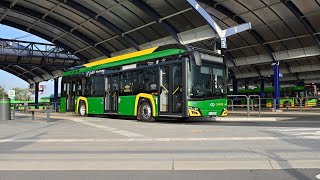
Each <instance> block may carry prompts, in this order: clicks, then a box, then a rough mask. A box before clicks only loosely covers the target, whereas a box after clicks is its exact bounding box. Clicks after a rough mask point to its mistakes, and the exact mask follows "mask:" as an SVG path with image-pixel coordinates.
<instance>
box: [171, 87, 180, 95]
mask: <svg viewBox="0 0 320 180" xmlns="http://www.w3.org/2000/svg"><path fill="white" fill-rule="evenodd" d="M179 89H180V86H178V87H177V89H176V90H174V91H173V93H172V94H173V95H174V94H175V93H176V92H177V91H178V90H179Z"/></svg>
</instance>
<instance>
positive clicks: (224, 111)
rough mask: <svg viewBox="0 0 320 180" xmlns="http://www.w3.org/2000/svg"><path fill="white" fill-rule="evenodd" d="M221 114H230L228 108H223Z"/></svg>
mask: <svg viewBox="0 0 320 180" xmlns="http://www.w3.org/2000/svg"><path fill="white" fill-rule="evenodd" d="M221 116H228V109H227V108H224V109H223V111H222V113H221Z"/></svg>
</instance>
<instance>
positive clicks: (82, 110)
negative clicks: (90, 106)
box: [78, 101, 87, 116]
mask: <svg viewBox="0 0 320 180" xmlns="http://www.w3.org/2000/svg"><path fill="white" fill-rule="evenodd" d="M78 112H79V114H80V115H81V116H86V115H87V107H86V104H85V103H84V102H83V101H81V102H80V105H79V109H78Z"/></svg>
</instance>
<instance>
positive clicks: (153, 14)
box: [131, 0, 180, 43]
mask: <svg viewBox="0 0 320 180" xmlns="http://www.w3.org/2000/svg"><path fill="white" fill-rule="evenodd" d="M131 3H132V4H134V5H135V6H136V7H138V8H139V9H141V10H142V11H143V12H144V13H146V14H147V15H149V16H151V17H152V19H153V20H154V21H157V23H158V24H160V25H161V26H162V27H163V28H164V29H165V30H166V31H167V32H169V34H171V36H172V37H173V38H174V39H175V40H176V41H177V42H179V43H180V41H179V37H178V31H177V30H176V29H175V28H174V27H173V26H172V25H171V24H170V23H169V22H168V21H167V20H162V21H161V17H160V15H159V14H158V12H156V11H155V10H154V9H153V8H152V7H150V6H149V5H148V4H147V3H145V2H144V1H142V0H131Z"/></svg>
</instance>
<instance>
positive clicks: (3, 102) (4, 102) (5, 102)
mask: <svg viewBox="0 0 320 180" xmlns="http://www.w3.org/2000/svg"><path fill="white" fill-rule="evenodd" d="M9 103H10V101H0V104H9Z"/></svg>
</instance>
